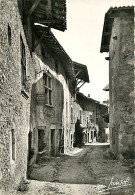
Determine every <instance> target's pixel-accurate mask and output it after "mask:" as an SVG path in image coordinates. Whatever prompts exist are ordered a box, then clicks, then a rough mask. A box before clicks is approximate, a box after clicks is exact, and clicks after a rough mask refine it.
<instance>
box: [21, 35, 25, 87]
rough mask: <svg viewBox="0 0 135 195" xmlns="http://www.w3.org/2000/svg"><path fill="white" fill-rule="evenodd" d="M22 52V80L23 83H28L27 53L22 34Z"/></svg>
mask: <svg viewBox="0 0 135 195" xmlns="http://www.w3.org/2000/svg"><path fill="white" fill-rule="evenodd" d="M20 53H21V80H22V85H23V86H25V84H26V54H25V45H24V43H23V39H22V37H21V36H20Z"/></svg>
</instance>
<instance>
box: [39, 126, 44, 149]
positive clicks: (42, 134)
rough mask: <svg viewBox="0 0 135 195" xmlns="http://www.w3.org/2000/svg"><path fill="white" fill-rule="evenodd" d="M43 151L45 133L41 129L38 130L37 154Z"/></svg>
mask: <svg viewBox="0 0 135 195" xmlns="http://www.w3.org/2000/svg"><path fill="white" fill-rule="evenodd" d="M44 149H45V132H44V130H43V129H38V152H42V151H43V150H44Z"/></svg>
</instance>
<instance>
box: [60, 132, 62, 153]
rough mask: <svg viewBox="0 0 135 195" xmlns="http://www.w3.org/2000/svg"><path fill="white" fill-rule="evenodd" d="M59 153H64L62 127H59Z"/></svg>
mask: <svg viewBox="0 0 135 195" xmlns="http://www.w3.org/2000/svg"><path fill="white" fill-rule="evenodd" d="M59 153H62V129H59Z"/></svg>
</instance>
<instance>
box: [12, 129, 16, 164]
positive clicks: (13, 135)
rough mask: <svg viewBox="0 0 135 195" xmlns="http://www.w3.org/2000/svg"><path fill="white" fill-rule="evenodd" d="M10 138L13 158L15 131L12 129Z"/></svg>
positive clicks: (13, 158)
mask: <svg viewBox="0 0 135 195" xmlns="http://www.w3.org/2000/svg"><path fill="white" fill-rule="evenodd" d="M11 139H12V160H15V132H14V129H12V130H11Z"/></svg>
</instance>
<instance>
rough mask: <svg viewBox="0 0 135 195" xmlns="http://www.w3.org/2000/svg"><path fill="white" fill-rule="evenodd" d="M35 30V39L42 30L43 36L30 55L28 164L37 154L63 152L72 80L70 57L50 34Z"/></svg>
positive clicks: (39, 28)
mask: <svg viewBox="0 0 135 195" xmlns="http://www.w3.org/2000/svg"><path fill="white" fill-rule="evenodd" d="M34 32H35V37H36V38H35V40H36V39H37V38H38V36H39V37H40V36H41V34H42V33H44V38H43V39H42V42H40V43H39V44H38V45H37V47H36V48H35V52H34V54H33V56H34V60H33V63H34V64H35V70H36V79H35V82H34V84H33V86H32V92H33V94H32V102H31V120H30V122H31V135H30V136H31V140H29V141H30V142H29V149H30V151H31V152H33V155H32V156H31V152H30V158H31V159H30V165H31V164H33V161H35V162H36V159H37V156H39V157H42V156H46V157H47V156H48V157H49V156H55V155H58V154H59V153H61V152H65V151H66V142H67V140H68V136H67V128H69V124H70V119H69V114H70V113H68V112H69V111H68V110H69V106H70V87H69V81H70V82H71V81H74V79H75V75H74V69H73V64H72V60H71V59H70V57H69V56H68V55H67V53H66V52H65V51H64V49H63V48H62V46H61V45H60V44H59V42H58V41H57V39H56V38H55V36H54V35H53V33H52V32H51V31H49V32H48V29H47V28H46V27H41V26H35V30H34ZM45 32H46V33H45ZM36 41H37V40H36ZM36 41H35V42H36Z"/></svg>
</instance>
